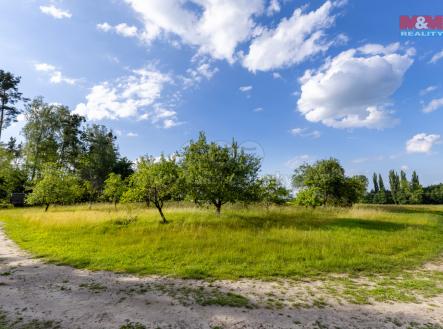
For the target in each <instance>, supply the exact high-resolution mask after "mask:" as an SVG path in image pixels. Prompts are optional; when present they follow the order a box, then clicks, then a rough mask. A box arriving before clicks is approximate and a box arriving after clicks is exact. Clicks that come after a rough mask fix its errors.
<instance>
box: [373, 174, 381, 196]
mask: <svg viewBox="0 0 443 329" xmlns="http://www.w3.org/2000/svg"><path fill="white" fill-rule="evenodd" d="M372 183H373V185H374V193H375V194H377V193H378V192H380V188H379V186H378V177H377V174H376V173H374V175H372Z"/></svg>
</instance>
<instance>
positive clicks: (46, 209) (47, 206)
mask: <svg viewBox="0 0 443 329" xmlns="http://www.w3.org/2000/svg"><path fill="white" fill-rule="evenodd" d="M48 208H49V203H47V204H46V208H45V212H47V211H48Z"/></svg>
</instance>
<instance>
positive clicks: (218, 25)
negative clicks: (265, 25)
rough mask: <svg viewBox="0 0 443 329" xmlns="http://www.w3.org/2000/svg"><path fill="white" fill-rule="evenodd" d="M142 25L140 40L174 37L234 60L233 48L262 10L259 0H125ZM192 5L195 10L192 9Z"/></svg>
mask: <svg viewBox="0 0 443 329" xmlns="http://www.w3.org/2000/svg"><path fill="white" fill-rule="evenodd" d="M126 2H127V3H128V4H129V5H130V6H131V7H132V9H133V10H134V11H135V12H137V13H138V14H139V15H140V17H141V19H142V21H143V22H144V25H145V28H144V31H143V39H144V40H145V41H146V42H151V41H153V40H155V39H157V38H159V37H161V36H166V37H169V36H175V37H178V38H179V40H180V41H181V42H182V43H184V44H187V45H190V46H196V47H197V48H198V51H199V53H200V54H209V55H210V56H212V57H213V58H215V59H226V60H227V61H229V62H230V63H232V62H234V60H235V51H236V48H237V46H238V44H240V43H241V42H244V41H246V40H248V39H249V38H250V37H251V35H252V32H253V29H254V28H255V23H254V21H253V16H254V15H257V14H260V13H262V12H263V1H262V0H224V1H221V0H150V1H146V0H126ZM192 8H195V9H196V10H193V9H192Z"/></svg>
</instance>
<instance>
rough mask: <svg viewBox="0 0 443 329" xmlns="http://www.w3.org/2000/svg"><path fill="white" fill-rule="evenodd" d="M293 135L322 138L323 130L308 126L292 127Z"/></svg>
mask: <svg viewBox="0 0 443 329" xmlns="http://www.w3.org/2000/svg"><path fill="white" fill-rule="evenodd" d="M291 134H292V135H293V136H299V137H310V138H315V139H316V138H320V136H321V132H320V131H318V130H309V129H308V128H293V129H291Z"/></svg>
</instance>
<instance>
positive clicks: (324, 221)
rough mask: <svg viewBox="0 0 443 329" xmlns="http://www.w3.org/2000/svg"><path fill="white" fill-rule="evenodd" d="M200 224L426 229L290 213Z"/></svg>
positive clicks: (256, 227)
mask: <svg viewBox="0 0 443 329" xmlns="http://www.w3.org/2000/svg"><path fill="white" fill-rule="evenodd" d="M202 225H205V226H206V225H208V226H212V225H214V226H216V225H223V226H224V227H227V228H231V229H238V228H254V229H260V230H263V229H264V230H266V229H273V228H294V229H298V230H312V229H318V230H334V229H336V228H348V229H363V230H377V231H385V232H395V231H401V230H405V229H408V228H418V229H422V230H423V229H426V227H424V226H423V225H417V224H405V223H395V222H391V221H383V220H373V219H371V220H366V219H358V218H324V217H323V218H321V217H311V218H297V217H294V216H291V215H286V214H279V215H278V217H276V216H275V217H272V216H243V215H237V216H236V220H233V221H232V222H231V221H228V222H224V223H220V222H218V223H211V222H206V223H204V224H202Z"/></svg>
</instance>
